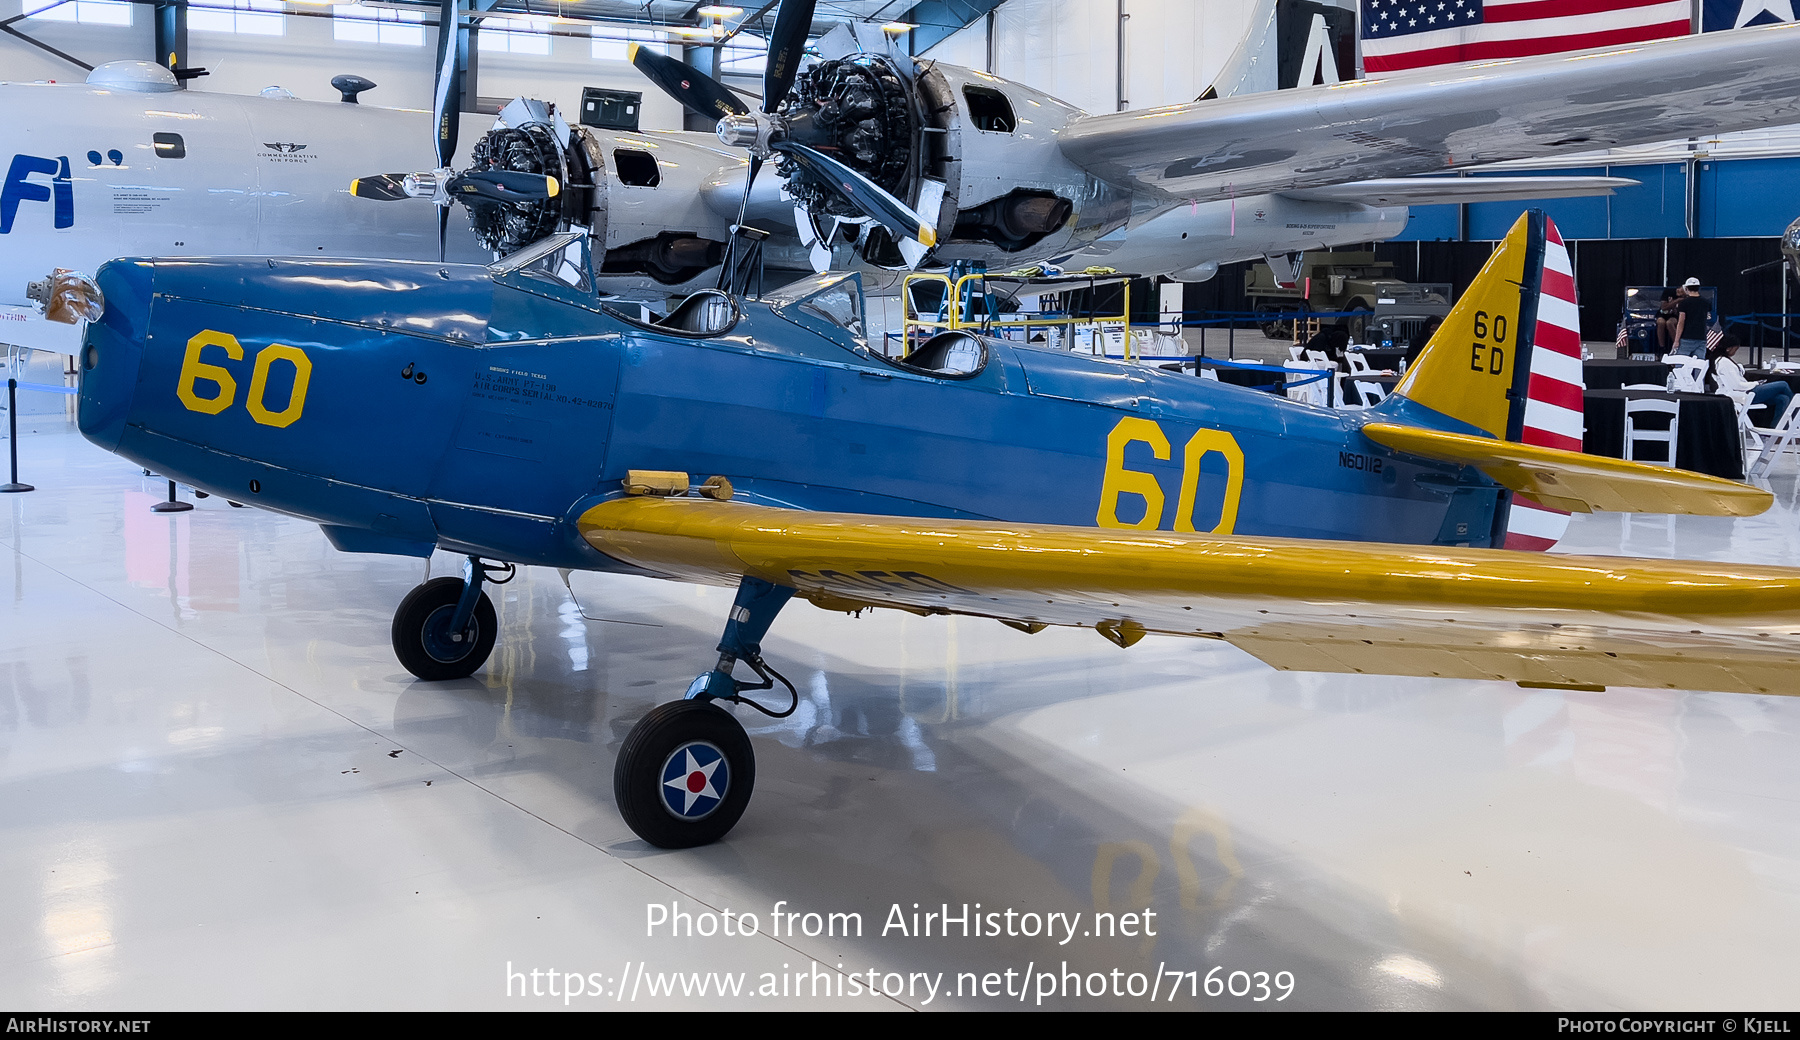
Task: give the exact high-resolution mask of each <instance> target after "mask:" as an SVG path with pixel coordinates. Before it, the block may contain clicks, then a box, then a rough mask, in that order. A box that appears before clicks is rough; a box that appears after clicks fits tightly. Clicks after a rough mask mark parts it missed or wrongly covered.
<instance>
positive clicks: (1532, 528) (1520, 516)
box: [1505, 217, 1585, 552]
mask: <svg viewBox="0 0 1800 1040" xmlns="http://www.w3.org/2000/svg"><path fill="white" fill-rule="evenodd" d="M1544 224H1545V228H1544V237H1545V242H1544V280H1543V289H1542V292H1541V293H1540V294H1539V296H1538V308H1537V329H1536V332H1535V335H1534V337H1533V341H1532V351H1531V380H1530V383H1529V386H1528V389H1527V391H1526V395H1525V426H1524V431H1523V432H1522V433H1521V435H1520V437H1519V440H1520V441H1521V442H1522V443H1525V444H1531V445H1536V446H1538V447H1542V448H1561V449H1562V450H1564V451H1580V450H1581V433H1582V426H1583V423H1582V407H1581V399H1582V394H1583V391H1584V388H1585V384H1584V383H1583V381H1582V377H1581V319H1580V313H1579V312H1578V311H1577V310H1576V308H1575V269H1574V267H1573V266H1571V265H1570V263H1569V250H1568V249H1567V248H1566V247H1565V246H1564V245H1563V239H1562V233H1561V232H1559V231H1557V229H1556V222H1555V221H1553V220H1550V219H1549V218H1547V217H1546V218H1545V220H1544ZM1568 527H1569V514H1568V513H1566V512H1564V511H1562V510H1560V509H1551V508H1550V507H1549V506H1546V505H1543V504H1541V503H1539V502H1537V501H1534V500H1533V499H1531V498H1528V497H1526V496H1524V495H1514V496H1513V501H1512V512H1511V515H1510V516H1509V517H1508V519H1507V526H1506V542H1505V545H1506V548H1508V549H1525V550H1531V551H1537V552H1542V551H1544V550H1545V549H1548V548H1550V547H1551V546H1553V545H1555V544H1556V543H1557V541H1558V540H1559V539H1561V538H1562V536H1563V533H1564V532H1565V531H1567V530H1568Z"/></svg>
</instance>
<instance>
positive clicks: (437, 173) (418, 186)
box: [402, 169, 450, 206]
mask: <svg viewBox="0 0 1800 1040" xmlns="http://www.w3.org/2000/svg"><path fill="white" fill-rule="evenodd" d="M449 180H450V171H449V170H447V169H444V170H432V171H430V172H427V173H409V174H407V175H406V180H405V181H404V182H402V183H403V185H404V187H405V189H406V194H407V195H409V196H411V197H412V198H415V199H429V200H431V201H432V202H435V203H437V204H438V205H440V206H447V205H449V204H450V196H449V194H448V193H446V192H445V191H444V185H445V184H446V183H448V182H449Z"/></svg>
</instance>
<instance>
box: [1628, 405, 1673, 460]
mask: <svg viewBox="0 0 1800 1040" xmlns="http://www.w3.org/2000/svg"><path fill="white" fill-rule="evenodd" d="M1648 416H1667V417H1668V420H1669V425H1668V428H1667V429H1663V428H1660V427H1658V426H1657V425H1655V424H1654V423H1652V424H1651V425H1649V426H1645V427H1642V428H1640V427H1639V426H1638V419H1639V418H1640V417H1648ZM1680 427H1681V402H1679V401H1662V400H1658V399H1656V398H1653V397H1649V398H1640V399H1638V400H1632V401H1626V402H1625V458H1626V459H1628V460H1630V461H1632V462H1646V463H1649V464H1651V465H1653V466H1668V467H1670V468H1673V467H1674V465H1675V445H1676V443H1677V440H1676V438H1677V437H1678V436H1679V431H1680ZM1640 443H1642V444H1661V445H1662V446H1663V450H1664V455H1663V457H1662V458H1660V459H1641V458H1638V445H1639V444H1640Z"/></svg>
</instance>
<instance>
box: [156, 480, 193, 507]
mask: <svg viewBox="0 0 1800 1040" xmlns="http://www.w3.org/2000/svg"><path fill="white" fill-rule="evenodd" d="M192 508H194V503H192V502H183V501H181V500H180V499H177V498H176V497H175V482H174V481H173V480H171V481H169V497H168V499H167V500H166V501H163V502H158V503H156V504H155V505H153V506H151V507H150V511H151V512H152V513H185V512H187V511H188V510H190V509H192Z"/></svg>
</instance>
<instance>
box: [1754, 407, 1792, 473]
mask: <svg viewBox="0 0 1800 1040" xmlns="http://www.w3.org/2000/svg"><path fill="white" fill-rule="evenodd" d="M1796 414H1800V397H1796V398H1794V399H1793V400H1791V401H1789V402H1788V406H1787V410H1786V411H1784V412H1782V413H1781V415H1780V417H1778V418H1777V419H1776V420H1775V423H1774V425H1772V426H1769V427H1761V426H1749V427H1747V428H1746V431H1745V432H1746V437H1745V446H1746V448H1747V449H1749V450H1753V451H1755V452H1756V458H1755V459H1754V460H1753V461H1752V462H1751V463H1750V465H1748V466H1746V467H1745V473H1746V474H1747V475H1748V476H1752V477H1766V476H1768V475H1769V470H1771V469H1773V468H1774V466H1775V456H1777V455H1780V454H1781V453H1782V452H1783V451H1786V450H1787V449H1788V448H1789V447H1791V446H1793V444H1794V439H1795V438H1796V437H1800V429H1796V428H1795V416H1796ZM1744 415H1745V418H1744V420H1743V421H1744V422H1746V423H1748V422H1749V421H1750V420H1749V415H1748V412H1747V411H1746V412H1745V413H1744ZM1751 438H1754V439H1755V443H1756V445H1757V446H1756V447H1755V448H1749V444H1750V443H1751Z"/></svg>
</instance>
